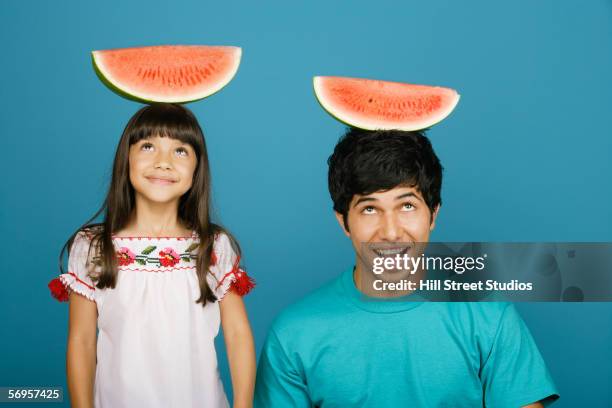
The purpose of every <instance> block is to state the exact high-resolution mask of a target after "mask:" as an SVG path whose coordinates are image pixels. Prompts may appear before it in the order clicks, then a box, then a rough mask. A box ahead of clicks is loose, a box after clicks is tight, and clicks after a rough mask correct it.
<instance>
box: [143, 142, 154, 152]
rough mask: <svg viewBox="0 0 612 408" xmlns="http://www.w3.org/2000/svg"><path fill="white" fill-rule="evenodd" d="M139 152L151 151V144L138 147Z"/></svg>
mask: <svg viewBox="0 0 612 408" xmlns="http://www.w3.org/2000/svg"><path fill="white" fill-rule="evenodd" d="M140 150H144V151H145V152H148V151H151V150H153V145H152V144H151V143H143V144H142V146H140Z"/></svg>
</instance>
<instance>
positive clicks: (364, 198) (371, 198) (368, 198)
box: [353, 197, 378, 207]
mask: <svg viewBox="0 0 612 408" xmlns="http://www.w3.org/2000/svg"><path fill="white" fill-rule="evenodd" d="M368 201H378V199H376V198H374V197H361V198H359V199H358V200H357V201H355V204H353V207H357V206H358V205H359V204H361V203H364V202H368Z"/></svg>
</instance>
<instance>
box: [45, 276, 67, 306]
mask: <svg viewBox="0 0 612 408" xmlns="http://www.w3.org/2000/svg"><path fill="white" fill-rule="evenodd" d="M48 286H49V290H51V296H53V297H54V298H56V299H57V300H59V301H60V302H67V301H68V298H69V296H68V291H67V290H66V287H65V286H64V284H63V283H62V281H61V280H60V278H55V279H53V280H52V281H51V282H49V285H48Z"/></svg>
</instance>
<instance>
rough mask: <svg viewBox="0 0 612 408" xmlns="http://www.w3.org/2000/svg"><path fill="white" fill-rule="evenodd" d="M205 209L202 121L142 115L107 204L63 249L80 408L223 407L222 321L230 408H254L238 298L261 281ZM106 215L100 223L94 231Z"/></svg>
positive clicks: (168, 113)
mask: <svg viewBox="0 0 612 408" xmlns="http://www.w3.org/2000/svg"><path fill="white" fill-rule="evenodd" d="M209 205H210V173H209V166H208V156H207V152H206V145H205V142H204V137H203V134H202V130H201V128H200V126H199V124H198V122H197V120H196V118H195V117H194V115H193V114H192V113H191V112H190V111H189V110H188V109H186V108H184V107H182V106H180V105H173V104H154V105H150V106H146V107H144V108H142V109H140V110H139V111H138V112H137V113H136V114H135V115H134V116H133V117H132V118H131V119H130V121H129V123H128V124H127V126H126V128H125V130H124V132H123V135H122V137H121V140H120V141H119V146H118V147H117V151H116V155H115V160H114V164H113V174H112V180H111V184H110V189H109V192H108V195H107V197H106V200H105V202H104V204H103V206H102V208H101V209H100V210H99V211H98V213H97V214H96V215H94V216H93V217H92V218H91V219H90V220H89V221H88V222H87V223H86V224H85V225H84V226H83V227H81V228H80V229H79V230H78V231H77V232H76V233H75V234H74V235H73V236H72V237H71V238H70V240H69V241H68V242H67V243H66V245H65V246H64V248H63V249H62V253H61V254H60V271H61V272H62V274H61V275H60V276H59V278H57V279H54V280H53V281H52V282H51V283H50V285H49V286H50V288H51V291H52V293H53V294H54V296H55V297H56V298H58V299H59V300H70V318H69V331H68V351H67V376H68V388H69V391H70V395H71V400H72V406H73V407H77V408H78V407H92V406H95V407H97V408H106V407H109V408H121V407H129V408H140V407H143V408H144V407H146V408H155V407H164V408H169V407H176V408H186V407H207V408H208V407H211V408H214V407H227V406H228V405H229V404H228V401H227V398H226V396H225V393H224V391H223V385H222V384H221V380H220V377H219V372H218V369H217V358H216V354H215V347H214V338H215V336H216V335H217V333H218V330H219V323H221V325H222V326H223V334H224V338H225V344H226V347H227V352H228V360H229V366H230V370H231V377H232V386H233V390H234V407H250V406H251V404H252V394H253V385H254V379H255V352H254V345H253V337H252V334H251V329H250V327H249V322H248V319H247V314H246V312H245V308H244V304H243V301H242V298H241V295H244V294H246V293H247V292H248V291H249V290H250V289H251V288H252V287H253V282H252V281H251V280H250V278H249V277H248V276H247V275H246V273H245V272H244V271H243V270H242V269H240V267H239V262H240V250H239V247H238V245H237V244H236V242H235V241H234V240H233V238H232V236H231V235H230V234H229V233H228V232H227V231H225V230H223V229H222V228H221V227H220V226H218V225H215V224H213V223H212V222H211V221H210V211H209ZM103 211H104V220H103V222H102V223H100V224H91V222H92V221H93V220H94V219H95V218H96V217H97V216H98V215H100V214H101V213H102V212H103ZM66 248H70V251H69V259H68V270H67V271H65V273H64V270H63V268H62V266H61V259H62V256H63V253H64V251H65V250H66ZM96 323H97V329H98V330H99V332H98V336H97V345H96Z"/></svg>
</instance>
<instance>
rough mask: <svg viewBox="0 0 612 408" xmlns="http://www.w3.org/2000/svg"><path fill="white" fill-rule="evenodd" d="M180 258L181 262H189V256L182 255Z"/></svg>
mask: <svg viewBox="0 0 612 408" xmlns="http://www.w3.org/2000/svg"><path fill="white" fill-rule="evenodd" d="M181 260H182V261H183V262H189V258H188V257H186V256H184V257H182V258H181Z"/></svg>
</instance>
